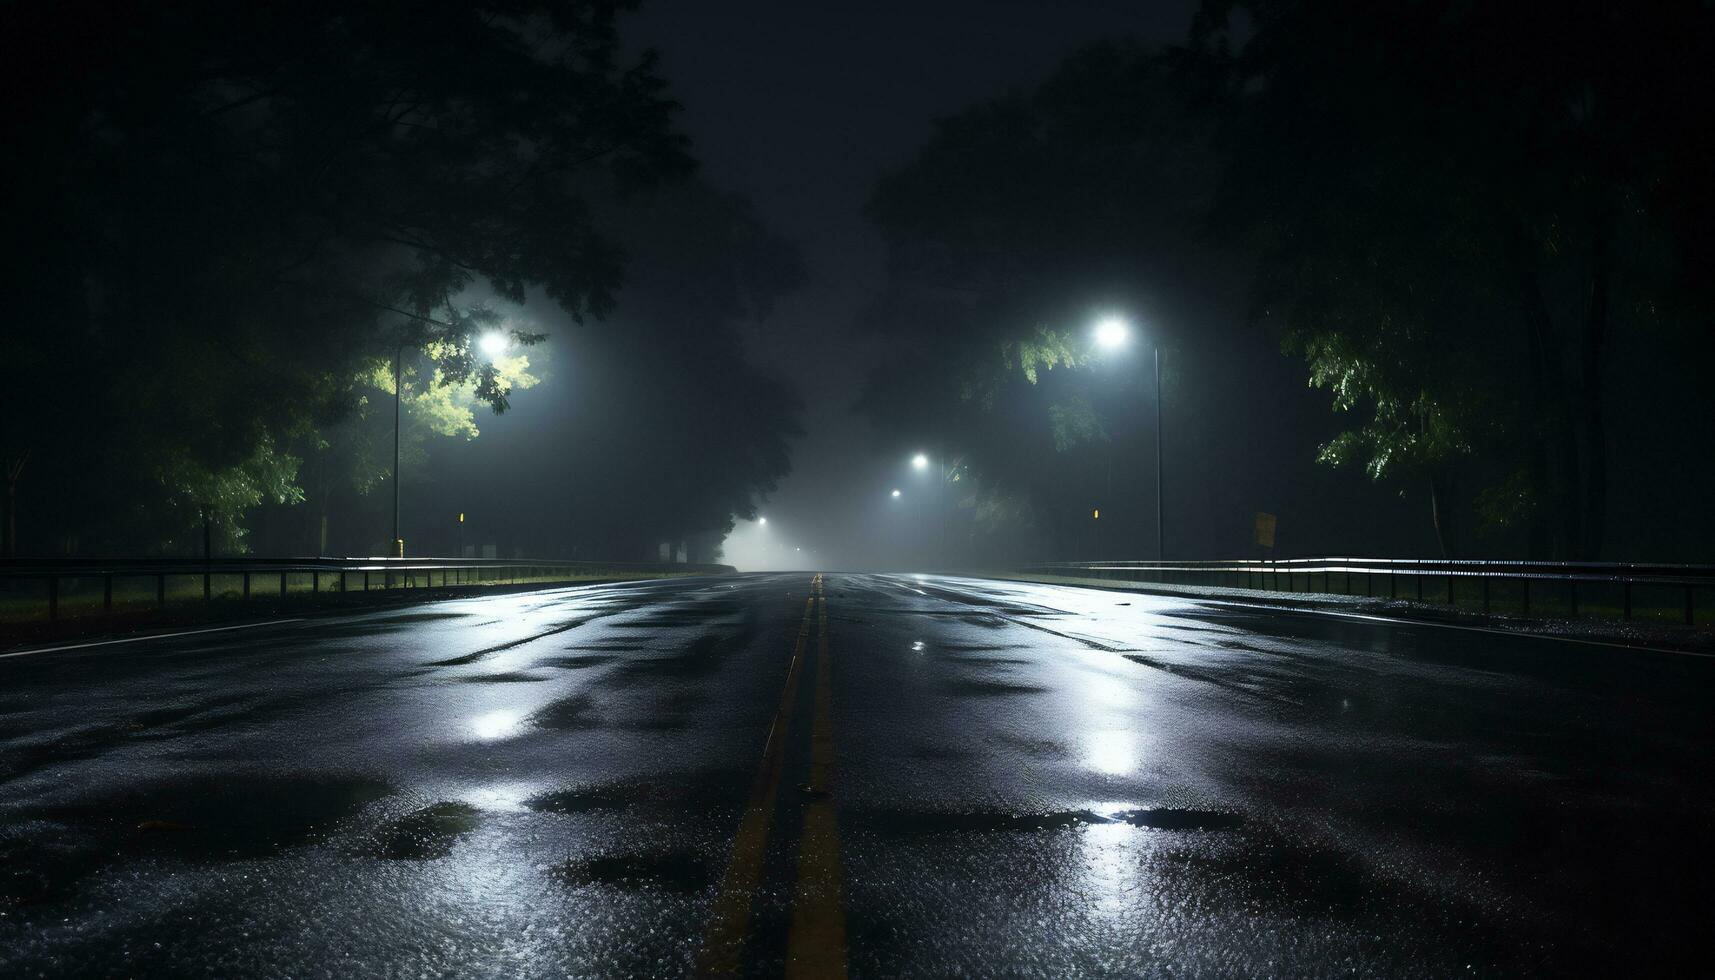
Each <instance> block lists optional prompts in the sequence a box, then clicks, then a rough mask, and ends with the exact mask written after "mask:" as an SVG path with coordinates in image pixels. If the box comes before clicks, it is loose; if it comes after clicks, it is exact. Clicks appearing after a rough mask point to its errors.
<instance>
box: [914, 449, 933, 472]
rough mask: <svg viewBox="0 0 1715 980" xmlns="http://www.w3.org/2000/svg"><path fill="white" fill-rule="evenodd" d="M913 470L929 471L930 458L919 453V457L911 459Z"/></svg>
mask: <svg viewBox="0 0 1715 980" xmlns="http://www.w3.org/2000/svg"><path fill="white" fill-rule="evenodd" d="M911 468H912V469H914V470H926V469H928V468H929V457H928V456H927V455H926V454H924V453H918V454H917V455H915V456H913V457H911Z"/></svg>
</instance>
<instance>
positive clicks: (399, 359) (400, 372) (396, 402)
mask: <svg viewBox="0 0 1715 980" xmlns="http://www.w3.org/2000/svg"><path fill="white" fill-rule="evenodd" d="M476 346H477V349H478V350H480V351H482V355H483V356H484V357H486V358H488V359H489V361H491V362H492V361H494V360H495V359H496V358H498V357H500V355H502V354H504V353H506V351H507V350H508V349H509V348H510V347H511V346H512V338H511V337H509V336H507V335H506V334H504V333H502V332H501V331H499V330H490V331H489V332H487V333H485V334H483V335H482V336H481V337H480V338H478V339H477V342H476ZM404 401H405V342H404V341H400V342H399V346H397V347H395V348H394V349H393V547H392V548H391V549H390V551H391V557H394V558H403V557H405V539H404V538H403V537H401V536H400V534H399V497H400V488H399V437H400V431H401V429H402V426H401V425H400V421H401V418H402V416H403V415H404ZM459 535H460V537H459V550H461V551H462V550H464V537H463V535H464V515H463V514H460V515H459Z"/></svg>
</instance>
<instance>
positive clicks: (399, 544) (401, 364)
mask: <svg viewBox="0 0 1715 980" xmlns="http://www.w3.org/2000/svg"><path fill="white" fill-rule="evenodd" d="M404 377H405V345H404V344H403V343H401V344H400V345H399V346H398V347H396V348H394V349H393V546H392V547H391V548H389V549H388V556H389V557H391V558H403V557H405V539H404V538H402V537H400V536H399V417H400V414H401V407H400V406H401V403H402V402H403V401H404V398H405V386H404V384H403V381H404Z"/></svg>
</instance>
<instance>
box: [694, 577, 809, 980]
mask: <svg viewBox="0 0 1715 980" xmlns="http://www.w3.org/2000/svg"><path fill="white" fill-rule="evenodd" d="M821 584H822V576H820V575H817V576H816V577H815V578H814V579H812V580H811V582H810V588H811V591H812V593H814V592H816V591H819V590H820V588H821ZM815 609H816V599H815V597H814V595H812V596H811V597H810V598H808V599H805V600H804V621H803V622H802V623H801V624H799V626H798V641H797V643H796V644H795V645H794V646H793V648H792V665H791V667H789V668H788V669H787V671H786V689H785V690H784V691H782V692H781V694H780V708H779V710H778V711H776V712H775V714H774V723H773V725H771V726H770V727H769V730H768V741H767V742H766V743H765V744H764V745H763V748H762V763H761V765H760V766H759V767H758V768H757V770H756V778H755V780H753V781H752V782H751V784H750V798H749V800H748V801H747V802H746V804H745V808H744V818H743V819H742V820H740V821H739V825H738V838H737V839H736V840H735V841H734V842H733V847H732V861H731V862H730V863H729V864H728V865H727V869H726V875H725V876H724V877H722V878H721V887H720V892H719V893H718V894H717V895H716V896H715V903H714V907H713V908H712V909H711V910H710V914H709V927H708V931H707V932H706V933H704V935H703V948H702V950H701V952H700V953H699V954H698V956H697V972H698V973H700V974H704V975H708V974H733V973H737V972H738V970H739V966H740V958H741V957H742V955H743V953H744V936H745V933H746V932H747V931H748V930H749V928H750V905H751V899H752V898H753V897H754V896H755V894H756V888H757V885H758V884H760V883H761V881H762V859H763V856H764V852H765V851H766V850H767V847H768V832H769V829H770V828H771V827H772V826H773V824H774V803H775V800H776V799H777V798H778V797H779V794H780V770H781V767H782V765H783V764H784V762H785V759H786V737H787V735H788V734H789V733H790V732H791V728H792V707H793V705H794V704H796V703H797V700H798V672H799V668H800V666H801V665H802V664H803V662H804V647H805V645H806V644H807V643H808V641H809V638H810V621H811V616H812V614H813V613H814V612H815Z"/></svg>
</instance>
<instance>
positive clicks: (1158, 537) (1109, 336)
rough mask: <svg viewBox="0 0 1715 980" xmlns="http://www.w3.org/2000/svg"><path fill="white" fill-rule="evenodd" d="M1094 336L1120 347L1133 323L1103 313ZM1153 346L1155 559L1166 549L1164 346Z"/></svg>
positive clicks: (1106, 346) (1103, 344)
mask: <svg viewBox="0 0 1715 980" xmlns="http://www.w3.org/2000/svg"><path fill="white" fill-rule="evenodd" d="M1095 337H1096V346H1098V347H1100V348H1102V349H1103V350H1110V351H1111V350H1119V349H1120V348H1122V347H1124V346H1126V344H1127V343H1129V342H1130V340H1131V324H1129V323H1127V322H1126V321H1125V318H1124V317H1120V316H1112V315H1110V316H1104V317H1102V318H1101V319H1100V320H1097V321H1096V326H1095ZM1150 346H1151V350H1152V351H1153V353H1154V361H1155V560H1156V561H1161V560H1162V557H1163V556H1164V555H1165V554H1166V551H1167V546H1166V536H1165V534H1164V532H1163V531H1162V527H1163V524H1162V519H1161V512H1162V498H1161V345H1159V344H1152V345H1150Z"/></svg>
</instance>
